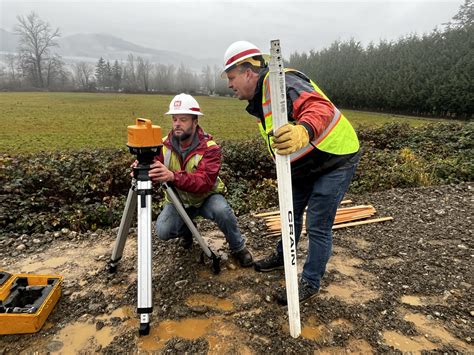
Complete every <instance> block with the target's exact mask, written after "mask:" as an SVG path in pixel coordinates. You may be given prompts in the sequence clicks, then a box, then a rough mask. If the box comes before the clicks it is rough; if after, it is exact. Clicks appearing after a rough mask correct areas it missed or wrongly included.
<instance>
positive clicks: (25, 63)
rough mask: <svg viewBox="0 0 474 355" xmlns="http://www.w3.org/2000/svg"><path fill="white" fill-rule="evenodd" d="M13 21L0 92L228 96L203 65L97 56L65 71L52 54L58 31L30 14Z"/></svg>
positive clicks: (0, 74) (217, 71)
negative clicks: (15, 40) (13, 44)
mask: <svg viewBox="0 0 474 355" xmlns="http://www.w3.org/2000/svg"><path fill="white" fill-rule="evenodd" d="M17 19H18V25H17V27H16V28H15V33H16V34H17V35H18V36H19V39H20V41H19V46H18V48H17V54H15V55H14V54H8V55H6V56H5V61H6V65H3V66H0V90H56V91H110V92H145V93H147V92H156V93H179V92H187V93H203V94H211V95H212V94H218V95H230V94H232V91H231V90H230V89H228V88H227V83H226V81H225V80H223V79H221V77H220V73H221V68H220V67H217V66H214V67H211V66H209V65H207V66H205V67H203V68H202V70H201V72H200V73H196V72H193V71H192V70H190V69H189V68H187V67H186V66H185V65H183V64H180V65H179V66H175V65H164V64H159V63H151V62H150V61H149V60H148V59H146V58H144V57H141V56H134V55H133V54H129V55H128V57H127V59H126V60H125V61H120V62H119V61H118V60H115V61H114V62H113V63H110V62H109V61H106V60H105V59H104V58H103V57H101V58H100V59H99V60H98V62H97V63H96V64H95V65H94V64H91V63H88V62H85V61H80V62H77V63H74V64H72V65H70V66H68V65H66V63H65V62H64V61H63V60H62V58H61V57H60V56H59V55H58V54H56V53H54V48H55V47H57V46H58V44H57V42H56V39H57V38H58V37H59V36H60V32H59V29H52V28H51V27H50V25H49V24H48V23H47V22H45V21H43V20H42V19H41V18H40V17H39V16H38V15H37V14H36V13H34V12H32V13H30V14H29V15H28V16H26V17H23V16H18V17H17Z"/></svg>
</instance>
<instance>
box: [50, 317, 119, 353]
mask: <svg viewBox="0 0 474 355" xmlns="http://www.w3.org/2000/svg"><path fill="white" fill-rule="evenodd" d="M112 330H113V329H112V328H111V327H103V328H102V329H100V330H97V329H96V326H95V323H80V322H76V323H73V324H71V325H68V326H66V327H64V328H63V329H61V331H60V332H59V334H58V335H56V336H55V337H54V339H53V341H58V342H60V343H62V344H63V346H62V347H61V349H59V350H58V351H57V352H52V354H64V353H70V354H74V353H79V352H85V351H86V352H87V351H92V352H93V351H94V350H95V348H96V347H97V346H98V345H101V346H102V347H105V346H107V345H109V344H110V343H111V342H112V340H113V338H114V336H115V335H116V334H115V332H113V331H112Z"/></svg>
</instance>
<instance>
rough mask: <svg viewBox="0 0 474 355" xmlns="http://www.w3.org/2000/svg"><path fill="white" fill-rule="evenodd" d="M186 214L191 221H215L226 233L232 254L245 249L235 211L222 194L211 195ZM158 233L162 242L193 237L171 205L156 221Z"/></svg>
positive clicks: (164, 207) (166, 207)
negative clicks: (187, 236) (198, 217)
mask: <svg viewBox="0 0 474 355" xmlns="http://www.w3.org/2000/svg"><path fill="white" fill-rule="evenodd" d="M186 212H187V213H188V216H189V218H191V219H193V218H195V217H196V216H202V217H204V218H206V219H209V220H211V221H214V222H215V223H216V224H217V226H218V227H219V229H220V230H221V231H222V233H224V235H225V239H226V240H227V243H229V249H230V251H231V252H232V253H235V252H238V251H240V250H242V249H243V248H244V247H245V239H244V238H243V237H242V234H241V233H240V229H239V226H238V224H237V218H236V217H235V214H234V211H233V210H232V208H230V206H229V204H228V203H227V200H226V199H225V198H224V196H222V195H221V194H213V195H210V196H209V197H207V198H206V200H204V202H203V204H202V205H201V206H200V207H188V208H186ZM156 233H157V234H158V238H159V239H161V240H169V239H173V238H178V237H180V236H185V235H191V231H190V230H189V228H188V227H187V226H186V224H185V223H184V221H183V220H182V219H181V216H180V215H179V214H178V211H177V210H176V208H175V207H174V205H173V204H171V203H167V204H165V205H164V206H163V210H162V211H161V213H160V214H159V216H158V218H157V219H156Z"/></svg>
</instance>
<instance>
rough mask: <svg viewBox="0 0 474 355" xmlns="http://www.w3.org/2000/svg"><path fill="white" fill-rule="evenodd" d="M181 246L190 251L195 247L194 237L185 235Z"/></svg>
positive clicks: (180, 242)
mask: <svg viewBox="0 0 474 355" xmlns="http://www.w3.org/2000/svg"><path fill="white" fill-rule="evenodd" d="M179 245H180V246H182V247H183V249H190V248H191V247H192V246H193V236H192V235H189V234H188V235H183V236H182V237H181V240H180V241H179Z"/></svg>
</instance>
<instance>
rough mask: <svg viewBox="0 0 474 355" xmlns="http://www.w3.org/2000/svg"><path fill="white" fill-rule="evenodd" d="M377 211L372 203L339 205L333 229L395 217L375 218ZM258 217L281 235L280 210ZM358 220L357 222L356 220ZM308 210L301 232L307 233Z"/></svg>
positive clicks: (304, 216) (273, 232) (257, 215)
mask: <svg viewBox="0 0 474 355" xmlns="http://www.w3.org/2000/svg"><path fill="white" fill-rule="evenodd" d="M351 203H352V201H351V200H344V201H342V202H341V205H347V204H351ZM375 213H376V210H375V208H374V206H372V205H358V206H353V207H339V208H338V209H337V212H336V218H335V220H334V225H333V226H332V229H339V228H345V227H352V226H358V225H361V224H368V223H377V222H383V221H390V220H392V219H393V217H382V218H373V219H367V218H369V217H372V216H373V215H374V214H375ZM255 216H256V217H263V218H264V220H265V224H266V225H267V227H268V229H269V233H268V234H269V235H275V236H276V235H280V234H281V231H280V229H281V224H280V211H272V212H265V213H259V214H256V215H255ZM355 221H357V222H355ZM305 226H306V212H305V213H304V215H303V230H302V231H301V233H303V234H306V227H305Z"/></svg>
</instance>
